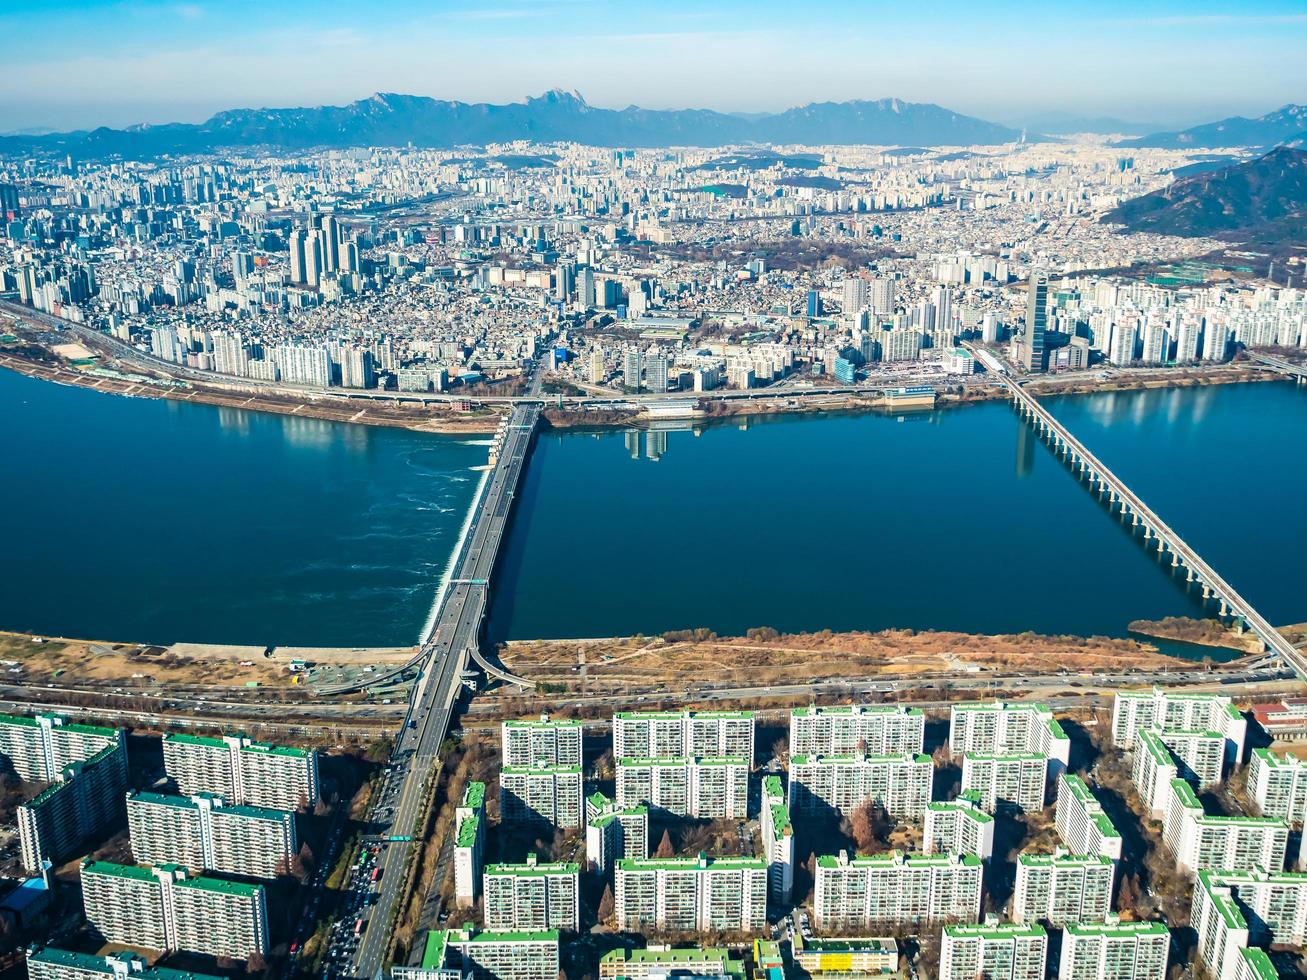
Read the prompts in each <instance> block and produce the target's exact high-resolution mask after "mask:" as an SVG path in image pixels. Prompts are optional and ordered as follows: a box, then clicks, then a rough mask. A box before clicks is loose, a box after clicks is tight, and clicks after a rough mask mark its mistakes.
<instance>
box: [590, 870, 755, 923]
mask: <svg viewBox="0 0 1307 980" xmlns="http://www.w3.org/2000/svg"><path fill="white" fill-rule="evenodd" d="M615 884H616V887H615V889H614V898H615V900H616V902H615V904H616V912H617V925H618V928H620V929H629V930H634V931H653V930H665V931H668V932H756V931H758V930H760V929H761V928H762V927H763V925H764V924H765V923H766V920H767V862H766V861H765V860H763V859H762V858H710V857H707V856H706V855H702V854H701V855H699V857H697V858H668V859H665V860H663V859H657V858H647V859H645V860H642V861H641V860H634V859H623V860H620V861H618V862H617V863H616V871H615Z"/></svg>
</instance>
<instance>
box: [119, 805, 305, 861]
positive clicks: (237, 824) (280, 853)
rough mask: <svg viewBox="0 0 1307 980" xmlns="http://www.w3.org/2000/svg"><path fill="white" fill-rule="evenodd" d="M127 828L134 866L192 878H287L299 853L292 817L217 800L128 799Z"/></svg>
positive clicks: (290, 814) (288, 813) (283, 812)
mask: <svg viewBox="0 0 1307 980" xmlns="http://www.w3.org/2000/svg"><path fill="white" fill-rule="evenodd" d="M127 827H128V830H129V832H130V834H131V846H132V858H133V860H135V861H136V863H137V864H143V865H164V864H178V865H181V866H182V867H184V868H188V869H189V870H191V871H193V872H199V871H216V872H218V873H219V874H232V875H244V876H247V877H250V878H276V877H277V876H278V875H283V874H286V873H288V871H289V870H290V862H291V859H292V858H293V857H294V856H295V854H296V852H297V851H298V850H299V839H298V837H297V836H296V832H295V814H293V813H291V812H290V811H289V810H273V809H271V808H268V807H257V806H226V805H225V804H224V802H223V799H222V797H220V796H211V795H208V794H199V795H196V796H192V797H185V796H171V795H166V794H162V793H147V792H143V791H138V790H133V791H131V792H129V793H128V794H127Z"/></svg>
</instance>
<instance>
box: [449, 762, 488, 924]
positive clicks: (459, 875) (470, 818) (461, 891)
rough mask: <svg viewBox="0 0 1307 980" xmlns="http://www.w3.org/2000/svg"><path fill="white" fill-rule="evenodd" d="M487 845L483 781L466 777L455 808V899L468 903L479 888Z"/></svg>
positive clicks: (461, 903) (474, 896) (462, 903)
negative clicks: (461, 794)
mask: <svg viewBox="0 0 1307 980" xmlns="http://www.w3.org/2000/svg"><path fill="white" fill-rule="evenodd" d="M485 846H486V784H485V783H483V782H479V781H477V780H469V781H468V783H467V785H466V786H464V787H463V799H462V800H461V801H460V802H459V805H458V808H457V809H456V810H455V811H454V900H455V901H456V902H458V903H459V904H460V905H471V904H472V903H473V902H475V901H476V897H477V895H478V894H479V892H480V888H481V863H482V855H483V854H484V853H485Z"/></svg>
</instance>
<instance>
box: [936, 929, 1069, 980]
mask: <svg viewBox="0 0 1307 980" xmlns="http://www.w3.org/2000/svg"><path fill="white" fill-rule="evenodd" d="M1047 962H1048V933H1047V932H1045V931H1044V928H1043V926H1039V925H1012V924H1010V923H1002V924H1000V923H996V922H994V923H985V924H984V925H949V926H945V927H944V937H943V943H942V945H941V947H940V956H939V980H976V978H978V977H979V978H983V980H1044V970H1045V966H1046V964H1047Z"/></svg>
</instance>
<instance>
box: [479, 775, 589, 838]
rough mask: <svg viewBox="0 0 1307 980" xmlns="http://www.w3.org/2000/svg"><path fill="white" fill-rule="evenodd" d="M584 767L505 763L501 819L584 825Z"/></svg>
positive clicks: (517, 821)
mask: <svg viewBox="0 0 1307 980" xmlns="http://www.w3.org/2000/svg"><path fill="white" fill-rule="evenodd" d="M581 814H582V807H581V767H580V766H536V767H534V768H530V769H519V768H515V767H512V766H504V767H503V769H502V770H501V771H500V774H499V819H500V820H502V821H503V822H505V823H546V824H549V825H550V826H553V827H560V828H563V829H568V828H571V827H580V826H581Z"/></svg>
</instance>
